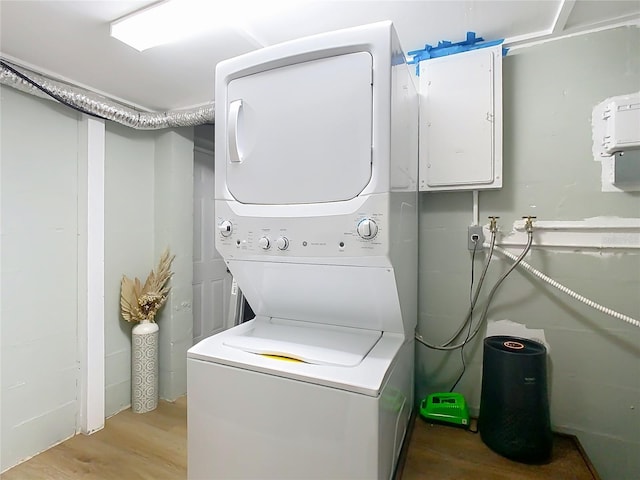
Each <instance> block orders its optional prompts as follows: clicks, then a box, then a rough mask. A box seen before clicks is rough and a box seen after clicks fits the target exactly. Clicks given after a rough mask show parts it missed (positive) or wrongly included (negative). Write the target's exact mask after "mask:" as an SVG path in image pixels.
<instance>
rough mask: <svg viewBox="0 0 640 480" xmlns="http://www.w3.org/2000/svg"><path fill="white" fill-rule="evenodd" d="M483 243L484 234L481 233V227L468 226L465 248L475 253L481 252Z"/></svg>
mask: <svg viewBox="0 0 640 480" xmlns="http://www.w3.org/2000/svg"><path fill="white" fill-rule="evenodd" d="M483 243H484V233H482V225H470V226H469V229H468V233H467V248H469V250H471V251H473V250H474V249H475V251H476V252H478V251H480V250H482V244H483Z"/></svg>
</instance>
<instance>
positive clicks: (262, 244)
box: [258, 237, 271, 250]
mask: <svg viewBox="0 0 640 480" xmlns="http://www.w3.org/2000/svg"><path fill="white" fill-rule="evenodd" d="M258 245H259V246H260V248H261V249H263V250H269V247H271V241H270V240H269V237H262V238H261V239H260V240H258Z"/></svg>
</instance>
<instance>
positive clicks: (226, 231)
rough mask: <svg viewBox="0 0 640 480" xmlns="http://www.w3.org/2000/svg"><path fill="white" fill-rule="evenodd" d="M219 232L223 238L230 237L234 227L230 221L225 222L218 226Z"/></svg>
mask: <svg viewBox="0 0 640 480" xmlns="http://www.w3.org/2000/svg"><path fill="white" fill-rule="evenodd" d="M218 230H219V231H220V235H222V236H223V237H229V236H231V233H232V232H233V225H232V224H231V222H230V221H229V220H223V221H222V222H220V223H219V224H218Z"/></svg>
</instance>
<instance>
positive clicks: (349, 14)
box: [0, 0, 640, 111]
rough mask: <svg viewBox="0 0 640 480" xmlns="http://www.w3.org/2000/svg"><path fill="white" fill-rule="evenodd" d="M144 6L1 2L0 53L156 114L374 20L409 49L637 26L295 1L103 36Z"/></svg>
mask: <svg viewBox="0 0 640 480" xmlns="http://www.w3.org/2000/svg"><path fill="white" fill-rule="evenodd" d="M203 1H207V0H203ZM208 1H221V0H208ZM226 1H234V2H240V1H243V0H226ZM262 1H268V0H262ZM151 3H155V2H154V1H148V0H138V1H117V0H112V1H104V0H103V1H100V0H85V1H25V0H17V1H13V0H0V52H1V54H2V56H3V58H5V59H7V60H9V61H12V62H14V63H17V64H20V65H23V66H27V67H30V68H32V69H33V70H35V71H37V72H40V73H44V74H48V75H51V76H54V78H56V77H57V78H59V79H65V80H68V81H71V82H73V83H74V84H76V85H79V86H84V87H88V88H91V89H92V90H94V91H96V92H100V93H103V94H105V95H107V96H109V97H111V98H113V99H117V100H121V101H124V102H126V103H128V104H130V105H134V106H138V107H142V108H145V109H149V110H153V111H162V110H173V109H177V108H186V107H192V106H196V105H202V104H205V103H210V102H211V101H213V100H214V98H213V90H214V89H213V85H214V70H215V65H216V63H218V62H219V61H221V60H223V59H226V58H230V57H233V56H236V55H239V54H242V53H245V52H249V51H251V50H254V49H256V48H260V47H261V46H263V45H272V44H274V43H278V42H282V41H285V40H290V39H294V38H297V37H301V36H305V35H310V34H315V33H320V32H325V31H329V30H335V29H339V28H344V27H350V26H355V25H362V24H365V23H370V22H375V21H379V20H392V21H393V22H394V23H395V26H396V30H397V31H398V35H399V36H400V41H401V43H402V46H403V48H404V49H405V51H409V50H415V49H420V48H423V47H424V45H425V43H429V44H436V43H437V42H438V41H439V40H450V41H453V42H456V41H461V40H464V38H465V34H466V32H467V31H475V32H476V33H477V35H479V36H482V37H484V38H485V39H486V40H493V39H498V38H505V39H506V42H507V43H508V44H515V43H517V42H519V41H528V40H531V39H538V38H546V37H549V36H556V35H561V34H566V33H571V32H575V31H581V30H588V29H592V28H596V27H600V26H605V25H612V24H617V23H621V22H629V21H636V22H637V21H638V19H640V0H625V1H617V0H601V1H587V0H531V1H528V0H520V1H516V0H511V1H508V0H503V1H492V0H484V1H477V0H476V1H471V0H469V1H458V0H449V1H434V0H430V1H416V0H414V1H365V0H347V1H310V0H298V1H297V2H295V6H293V7H291V8H289V9H288V10H281V11H278V10H277V9H275V8H274V9H273V11H272V14H270V15H265V14H262V15H261V16H260V17H259V18H256V17H255V16H254V15H251V12H252V11H253V10H252V9H251V8H249V7H247V15H246V26H247V32H249V33H250V35H246V34H243V33H242V32H239V31H237V30H233V29H231V28H227V29H225V30H221V31H212V32H208V33H205V34H202V35H200V36H198V37H194V38H192V39H189V40H185V41H182V42H180V43H175V44H172V45H165V46H159V47H155V48H152V49H150V50H146V51H144V52H138V51H137V50H134V49H133V48H131V47H129V46H127V45H124V44H123V43H121V42H119V41H118V40H115V39H113V38H111V37H110V36H109V24H110V22H111V21H113V20H115V19H117V18H120V17H122V16H124V15H126V14H128V13H130V12H132V11H135V10H138V9H140V8H142V7H144V6H146V5H149V4H151ZM252 37H253V38H252ZM256 39H257V41H256Z"/></svg>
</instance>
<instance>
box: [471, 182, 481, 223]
mask: <svg viewBox="0 0 640 480" xmlns="http://www.w3.org/2000/svg"><path fill="white" fill-rule="evenodd" d="M479 197H480V196H479V192H478V190H474V191H473V218H472V219H471V225H480V199H479Z"/></svg>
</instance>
